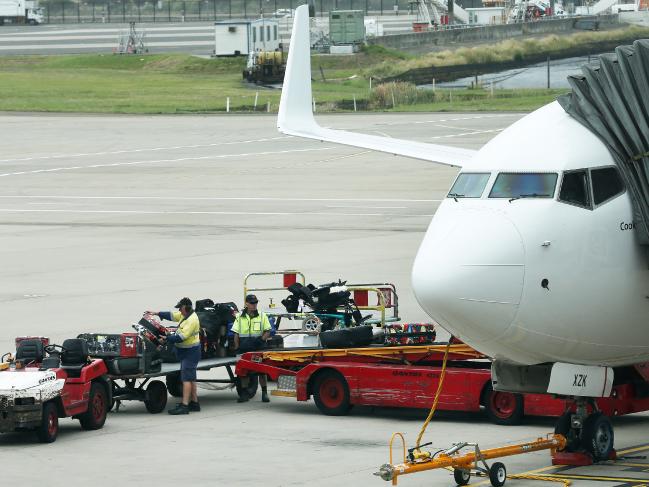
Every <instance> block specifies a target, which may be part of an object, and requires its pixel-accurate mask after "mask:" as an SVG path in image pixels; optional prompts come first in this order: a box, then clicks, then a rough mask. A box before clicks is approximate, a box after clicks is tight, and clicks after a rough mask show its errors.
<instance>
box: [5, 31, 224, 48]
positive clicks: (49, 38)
mask: <svg viewBox="0 0 649 487" xmlns="http://www.w3.org/2000/svg"><path fill="white" fill-rule="evenodd" d="M154 37H160V38H163V39H169V37H178V38H185V37H203V38H205V37H207V38H210V39H211V42H212V43H214V33H213V32H183V33H182V34H177V35H173V36H170V35H169V34H165V33H160V34H150V33H148V32H147V34H146V38H147V41H148V39H151V38H154ZM115 38H116V35H115V34H113V33H107V34H95V35H91V36H89V35H49V36H41V37H33V36H31V35H30V36H15V37H11V38H7V39H4V38H0V43H2V45H9V46H12V47H15V48H18V47H29V46H22V45H16V43H20V42H29V41H83V40H85V41H92V40H95V39H115ZM5 43H6V44H5ZM10 43H13V44H10ZM146 44H147V45H150V44H151V43H150V42H147V43H146ZM113 45H114V44H113Z"/></svg>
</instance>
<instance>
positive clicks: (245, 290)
mask: <svg viewBox="0 0 649 487" xmlns="http://www.w3.org/2000/svg"><path fill="white" fill-rule="evenodd" d="M260 276H283V279H284V281H283V282H282V286H280V287H249V284H248V281H249V280H250V278H252V277H260ZM289 276H290V280H291V281H292V282H291V284H292V283H293V282H300V283H301V284H302V285H305V284H306V278H305V277H304V274H303V273H302V272H300V271H295V270H286V271H273V272H251V273H249V274H246V277H244V278H243V299H244V300H245V299H246V296H247V295H248V294H250V293H253V292H259V291H284V290H286V289H288V285H286V280H287V278H288V277H289ZM298 278H299V279H300V280H299V281H298Z"/></svg>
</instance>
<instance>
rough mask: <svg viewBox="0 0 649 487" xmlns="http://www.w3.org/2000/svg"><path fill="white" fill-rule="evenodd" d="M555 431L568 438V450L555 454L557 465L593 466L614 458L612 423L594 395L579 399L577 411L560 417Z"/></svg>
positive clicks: (554, 458)
mask: <svg viewBox="0 0 649 487" xmlns="http://www.w3.org/2000/svg"><path fill="white" fill-rule="evenodd" d="M589 411H590V412H589ZM554 432H555V433H556V434H560V435H563V436H565V438H566V440H567V445H566V448H565V450H564V451H561V452H556V453H555V454H554V455H553V458H552V463H553V464H554V465H591V464H593V463H594V462H601V461H603V460H613V459H615V449H614V448H613V442H614V438H615V435H614V433H613V424H612V423H611V420H610V418H609V417H608V416H606V415H605V414H603V413H602V412H600V411H599V410H598V409H597V405H596V403H595V401H594V400H593V399H592V398H586V397H578V398H576V399H575V411H574V413H573V412H571V411H567V412H566V413H564V414H563V415H562V416H560V417H559V419H558V420H557V423H556V426H555V428H554Z"/></svg>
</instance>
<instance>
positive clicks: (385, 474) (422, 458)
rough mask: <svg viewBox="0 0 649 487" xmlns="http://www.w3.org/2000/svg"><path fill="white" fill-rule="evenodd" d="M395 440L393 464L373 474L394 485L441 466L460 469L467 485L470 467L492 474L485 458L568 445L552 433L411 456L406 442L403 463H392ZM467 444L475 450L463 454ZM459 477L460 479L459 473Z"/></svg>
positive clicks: (470, 444) (561, 448) (416, 453)
mask: <svg viewBox="0 0 649 487" xmlns="http://www.w3.org/2000/svg"><path fill="white" fill-rule="evenodd" d="M395 435H399V436H400V437H401V439H402V440H403V436H402V435H401V434H400V433H395ZM393 440H394V435H393V437H392V439H391V440H390V463H386V464H384V465H382V466H381V468H380V469H379V471H378V472H376V473H375V474H374V475H377V476H379V477H381V478H382V479H383V480H391V481H392V485H397V478H398V477H400V476H401V475H407V474H411V473H417V472H423V471H426V470H434V469H439V468H452V469H453V470H455V471H459V472H457V473H459V474H460V475H459V478H466V482H462V483H460V485H466V484H467V483H468V480H469V476H470V471H471V470H480V471H483V472H485V473H490V470H491V469H490V468H489V467H487V464H486V462H485V460H490V459H493V458H502V457H508V456H512V455H520V454H522V453H530V452H534V451H540V450H553V451H555V450H563V449H564V448H565V447H566V439H565V437H564V436H562V435H551V436H549V437H548V438H539V439H537V440H536V441H532V442H530V443H521V444H518V445H510V446H503V447H499V448H490V449H487V450H480V448H479V447H478V444H477V443H456V444H454V445H453V446H452V447H451V448H449V449H448V450H445V451H441V452H439V453H437V454H435V455H432V454H431V453H430V452H423V451H414V452H412V453H411V455H410V458H407V457H406V451H405V444H404V447H403V463H400V464H398V465H393V464H392V441H393ZM465 447H473V451H471V452H467V453H461V450H462V449H463V448H465ZM480 463H482V464H483V465H484V467H485V468H481V467H479V464H480ZM501 465H502V464H501ZM494 466H495V464H494ZM502 468H503V472H501V473H500V474H501V475H500V476H501V477H502V483H503V484H504V480H505V475H506V471H505V470H504V465H503V466H502ZM496 476H498V475H496ZM490 477H491V475H490ZM456 480H458V478H457V476H456ZM458 483H459V482H458ZM493 483H494V482H493V481H492V484H493ZM501 485H502V484H501Z"/></svg>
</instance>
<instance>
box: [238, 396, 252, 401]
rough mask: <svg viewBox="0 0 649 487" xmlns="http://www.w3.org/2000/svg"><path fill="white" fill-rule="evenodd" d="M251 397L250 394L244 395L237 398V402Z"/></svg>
mask: <svg viewBox="0 0 649 487" xmlns="http://www.w3.org/2000/svg"><path fill="white" fill-rule="evenodd" d="M249 399H250V398H249V397H248V396H245V395H243V396H239V397H238V398H237V402H248V400H249Z"/></svg>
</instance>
